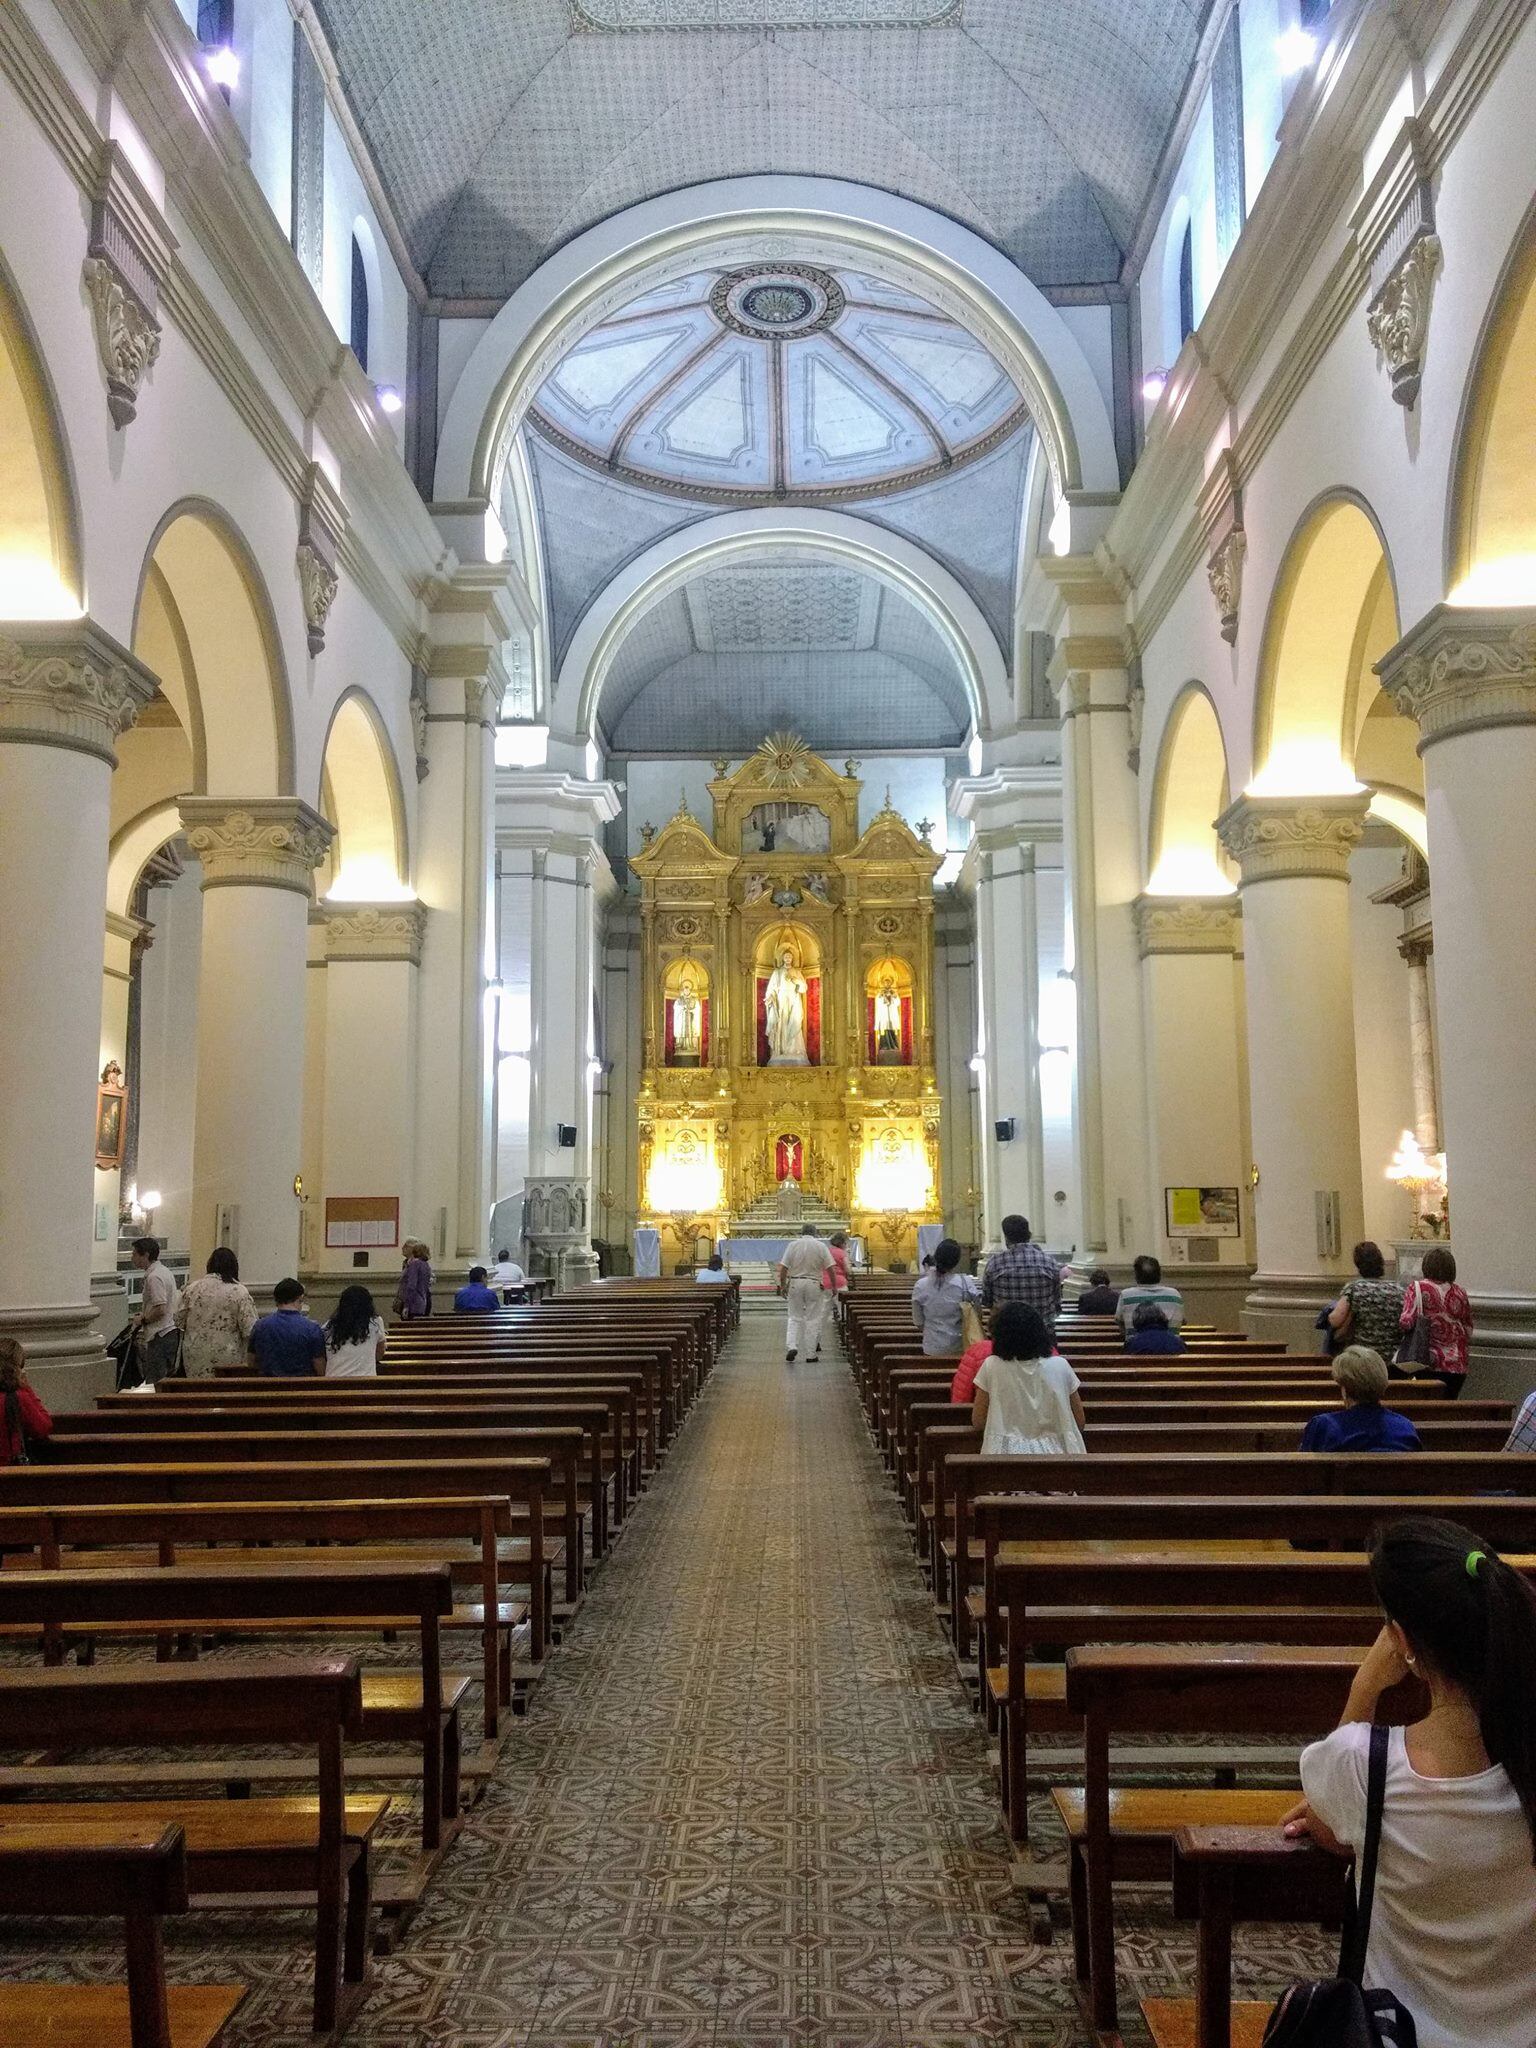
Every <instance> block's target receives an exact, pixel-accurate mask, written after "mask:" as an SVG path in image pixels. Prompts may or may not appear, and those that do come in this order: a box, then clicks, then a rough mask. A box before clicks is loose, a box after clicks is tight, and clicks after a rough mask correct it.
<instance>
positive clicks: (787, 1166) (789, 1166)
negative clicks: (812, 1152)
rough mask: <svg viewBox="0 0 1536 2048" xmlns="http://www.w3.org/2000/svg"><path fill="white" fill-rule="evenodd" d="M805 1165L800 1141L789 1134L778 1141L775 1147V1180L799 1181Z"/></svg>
mask: <svg viewBox="0 0 1536 2048" xmlns="http://www.w3.org/2000/svg"><path fill="white" fill-rule="evenodd" d="M803 1165H804V1154H803V1153H802V1151H801V1148H800V1140H799V1139H798V1138H794V1137H791V1136H790V1135H789V1134H788V1133H787V1132H786V1133H785V1134H784V1136H782V1137H781V1138H779V1139H777V1140H776V1141H775V1143H774V1147H773V1177H774V1179H775V1180H780V1181H783V1180H799V1179H800V1177H801V1169H802V1167H803Z"/></svg>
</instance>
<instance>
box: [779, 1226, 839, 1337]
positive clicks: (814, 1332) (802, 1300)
mask: <svg viewBox="0 0 1536 2048" xmlns="http://www.w3.org/2000/svg"><path fill="white" fill-rule="evenodd" d="M832 1263H833V1260H832V1254H831V1253H830V1252H829V1251H828V1250H827V1248H826V1246H825V1245H824V1244H823V1243H822V1241H821V1239H820V1238H819V1237H818V1236H817V1235H816V1232H815V1230H814V1229H813V1228H812V1226H811V1225H810V1224H809V1223H807V1224H804V1225H802V1227H801V1231H800V1235H799V1236H798V1237H796V1238H791V1240H790V1242H789V1243H788V1244H787V1245H785V1247H784V1256H783V1258H782V1259H780V1261H779V1264H778V1269H777V1274H776V1278H777V1280H778V1283H779V1292H780V1293H781V1294H783V1295H787V1296H788V1299H789V1327H788V1329H787V1330H786V1331H785V1333H784V1362H785V1364H786V1365H793V1364H794V1362H795V1359H796V1357H797V1356H798V1354H799V1353H800V1352H802V1351H804V1352H805V1354H806V1355H807V1357H809V1358H819V1357H820V1356H821V1325H822V1318H823V1316H824V1314H825V1302H826V1299H827V1297H826V1296H825V1294H824V1293H823V1292H822V1285H821V1276H822V1274H823V1273H826V1272H829V1271H830V1270H831V1267H832Z"/></svg>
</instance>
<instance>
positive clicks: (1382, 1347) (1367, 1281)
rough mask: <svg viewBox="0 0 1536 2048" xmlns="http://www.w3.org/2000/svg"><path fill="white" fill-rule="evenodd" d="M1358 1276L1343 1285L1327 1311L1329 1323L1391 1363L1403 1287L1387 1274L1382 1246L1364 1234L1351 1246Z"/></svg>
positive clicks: (1397, 1340) (1399, 1338)
mask: <svg viewBox="0 0 1536 2048" xmlns="http://www.w3.org/2000/svg"><path fill="white" fill-rule="evenodd" d="M1353 1256H1354V1261H1355V1272H1356V1274H1357V1275H1358V1276H1359V1277H1358V1278H1357V1279H1354V1280H1351V1281H1350V1282H1349V1283H1348V1285H1347V1286H1346V1287H1345V1289H1344V1292H1343V1293H1342V1294H1341V1295H1340V1296H1339V1298H1338V1300H1337V1301H1336V1302H1335V1303H1334V1305H1333V1307H1332V1309H1331V1310H1330V1311H1329V1314H1328V1327H1329V1328H1330V1329H1333V1330H1340V1331H1344V1332H1347V1334H1348V1339H1349V1342H1350V1343H1351V1344H1369V1346H1370V1347H1371V1349H1372V1350H1373V1351H1375V1352H1379V1353H1380V1355H1381V1359H1382V1362H1383V1363H1384V1364H1386V1365H1390V1364H1391V1363H1392V1361H1393V1359H1394V1358H1395V1357H1396V1356H1397V1347H1398V1345H1399V1344H1400V1343H1401V1342H1402V1336H1403V1332H1402V1318H1403V1290H1402V1288H1401V1286H1400V1285H1399V1284H1398V1282H1397V1281H1396V1280H1389V1279H1388V1278H1387V1277H1386V1272H1387V1262H1386V1260H1385V1259H1384V1258H1383V1257H1382V1256H1381V1246H1380V1245H1379V1244H1373V1243H1372V1242H1371V1240H1370V1239H1369V1238H1366V1239H1365V1241H1364V1242H1363V1243H1362V1244H1357V1245H1356V1246H1355V1249H1354V1255H1353Z"/></svg>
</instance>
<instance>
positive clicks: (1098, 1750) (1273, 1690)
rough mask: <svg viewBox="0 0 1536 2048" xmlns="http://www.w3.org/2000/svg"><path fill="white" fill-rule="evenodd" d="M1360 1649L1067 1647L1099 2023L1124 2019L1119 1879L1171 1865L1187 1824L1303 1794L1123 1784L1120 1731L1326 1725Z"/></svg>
mask: <svg viewBox="0 0 1536 2048" xmlns="http://www.w3.org/2000/svg"><path fill="white" fill-rule="evenodd" d="M1360 1654H1361V1653H1352V1652H1349V1651H1343V1652H1340V1651H1336V1650H1312V1649H1306V1648H1300V1647H1297V1646H1295V1645H1286V1646H1284V1647H1280V1648H1264V1647H1244V1648H1229V1649H1225V1650H1221V1651H1209V1650H1194V1651H1192V1650H1183V1649H1162V1648H1148V1647H1128V1648H1125V1649H1097V1648H1093V1649H1081V1650H1070V1651H1069V1652H1068V1653H1067V1704H1068V1706H1069V1708H1070V1709H1071V1710H1072V1711H1073V1712H1074V1713H1077V1714H1080V1715H1081V1716H1082V1718H1083V1730H1084V1733H1083V1763H1084V1773H1083V1776H1084V1788H1083V1792H1082V1794H1081V1795H1072V1794H1068V1795H1065V1796H1064V1795H1063V1794H1062V1793H1061V1792H1058V1793H1057V1794H1056V1795H1055V1797H1056V1802H1057V1808H1058V1811H1059V1812H1060V1813H1061V1816H1062V1819H1063V1821H1064V1823H1065V1825H1066V1827H1067V1830H1068V1837H1069V1840H1070V1842H1071V1845H1072V1881H1071V1896H1072V1946H1073V1962H1074V1967H1075V1974H1076V1979H1077V1986H1078V1994H1079V1997H1080V1998H1081V2000H1082V2002H1083V2005H1084V2009H1085V2011H1086V2012H1087V2014H1088V2016H1089V2019H1090V2021H1091V2023H1092V2025H1093V2027H1094V2029H1095V2031H1096V2032H1098V2033H1100V2034H1113V2033H1114V2032H1115V2031H1116V2030H1117V2028H1118V2025H1119V1997H1118V1987H1117V1984H1116V1981H1115V1916H1114V1880H1115V1878H1116V1877H1117V1876H1118V1877H1122V1878H1127V1879H1139V1880H1141V1881H1143V1882H1146V1881H1149V1880H1153V1879H1156V1878H1158V1877H1162V1876H1164V1875H1165V1874H1166V1873H1167V1872H1168V1869H1169V1856H1170V1852H1171V1847H1172V1842H1173V1837H1174V1835H1175V1834H1176V1832H1177V1831H1178V1829H1179V1828H1180V1827H1181V1826H1189V1825H1195V1824H1200V1823H1216V1822H1222V1821H1225V1822H1227V1823H1228V1824H1235V1825H1241V1826H1273V1827H1278V1823H1279V1821H1280V1818H1281V1817H1282V1815H1283V1814H1284V1813H1285V1811H1286V1809H1287V1807H1288V1806H1290V1805H1293V1804H1294V1803H1295V1799H1296V1793H1295V1791H1294V1790H1290V1791H1282V1792H1273V1793H1257V1794H1252V1793H1250V1794H1233V1793H1225V1792H1210V1793H1207V1792H1203V1791H1197V1790H1191V1789H1190V1788H1185V1787H1181V1788H1178V1789H1176V1790H1173V1791H1168V1792H1156V1791H1153V1792H1146V1793H1140V1792H1120V1793H1115V1792H1113V1791H1112V1790H1111V1788H1110V1782H1109V1778H1110V1770H1109V1744H1110V1736H1111V1734H1112V1733H1113V1732H1118V1733H1121V1734H1133V1733H1134V1734H1143V1735H1160V1734H1168V1733H1194V1732H1209V1733H1219V1734H1240V1733H1245V1732H1254V1733H1260V1734H1274V1733H1281V1732H1283V1733H1284V1734H1286V1735H1288V1736H1298V1737H1309V1738H1310V1737H1315V1736H1319V1735H1323V1734H1326V1733H1327V1731H1328V1730H1329V1729H1330V1728H1332V1727H1334V1726H1335V1725H1336V1724H1337V1721H1338V1718H1339V1713H1340V1711H1341V1709H1342V1706H1343V1703H1344V1700H1345V1698H1346V1697H1347V1695H1348V1692H1349V1687H1350V1682H1351V1680H1352V1679H1353V1677H1354V1674H1355V1670H1356V1668H1357V1666H1358V1663H1359V1656H1360ZM1407 1690H1408V1689H1405V1694H1404V1696H1405V1697H1406V1694H1407ZM1277 1714H1278V1715H1281V1716H1283V1718H1284V1720H1285V1722H1286V1726H1285V1728H1284V1730H1283V1731H1281V1730H1276V1728H1275V1726H1274V1723H1275V1720H1276V1717H1277Z"/></svg>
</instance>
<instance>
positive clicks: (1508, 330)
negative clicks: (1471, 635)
mask: <svg viewBox="0 0 1536 2048" xmlns="http://www.w3.org/2000/svg"><path fill="white" fill-rule="evenodd" d="M1533 474H1536V207H1533V208H1532V210H1531V211H1530V212H1529V213H1528V214H1527V216H1526V218H1525V221H1524V222H1523V224H1522V226H1521V230H1520V234H1519V236H1518V237H1517V238H1516V242H1515V247H1514V249H1513V251H1512V253H1511V255H1510V257H1509V259H1508V261H1507V262H1506V264H1505V267H1504V273H1503V275H1502V277H1501V279H1500V282H1499V288H1498V290H1497V292H1496V293H1495V294H1494V298H1493V302H1492V304H1491V306H1490V308H1489V312H1488V316H1487V319H1486V320H1485V322H1484V326H1483V332H1482V335H1481V337H1480V338H1479V341H1478V347H1477V353H1476V356H1475V358H1474V368H1473V372H1472V375H1471V376H1470V377H1469V378H1468V380H1467V387H1466V397H1465V399H1464V400H1463V404H1462V415H1461V419H1460V421H1459V423H1458V427H1457V437H1456V457H1455V461H1454V463H1453V465H1452V470H1451V494H1450V516H1449V521H1448V527H1447V535H1446V587H1447V588H1448V589H1449V590H1450V591H1451V592H1452V597H1453V601H1459V602H1461V603H1464V604H1494V605H1508V604H1531V603H1536V505H1533V503H1532V493H1531V478H1532V476H1533Z"/></svg>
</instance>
